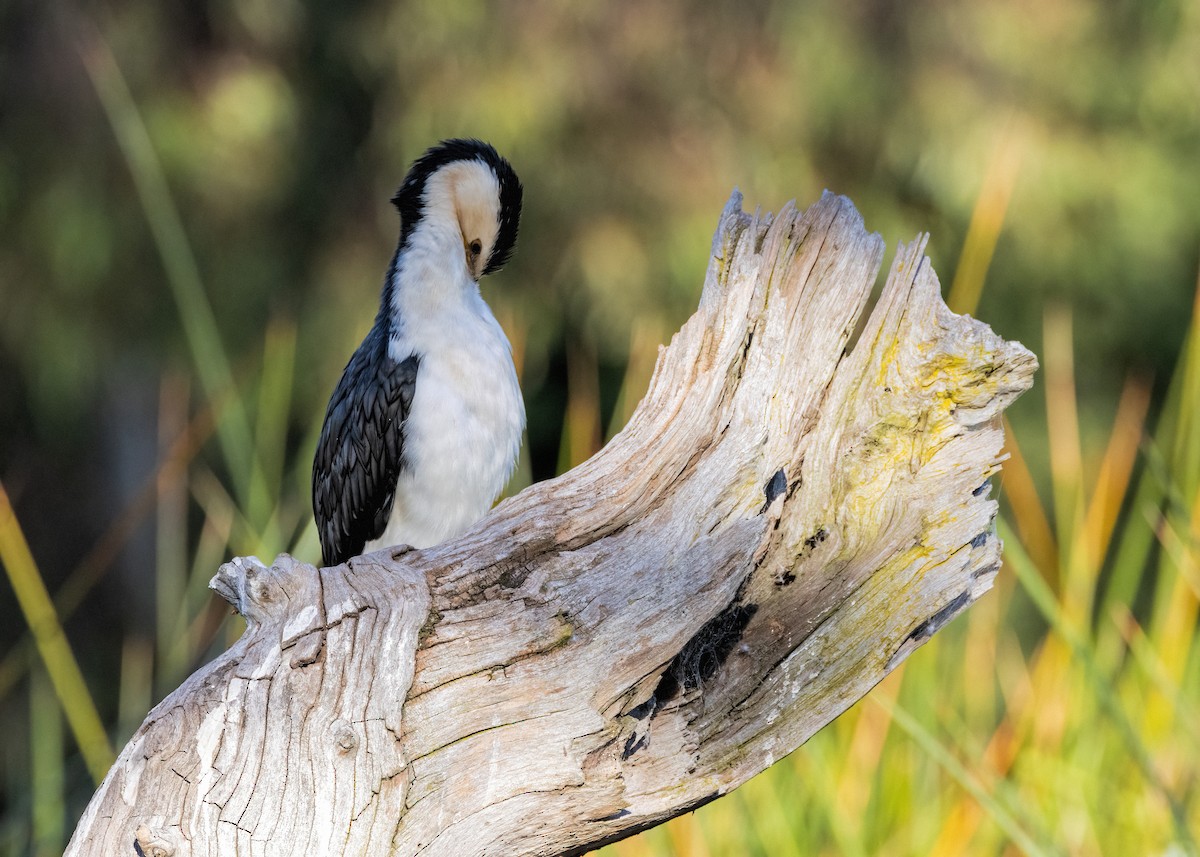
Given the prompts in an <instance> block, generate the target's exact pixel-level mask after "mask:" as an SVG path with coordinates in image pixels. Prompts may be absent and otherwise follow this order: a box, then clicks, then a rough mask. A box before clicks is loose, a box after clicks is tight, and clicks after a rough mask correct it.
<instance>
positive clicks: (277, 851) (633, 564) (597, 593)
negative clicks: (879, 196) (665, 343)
mask: <svg viewBox="0 0 1200 857" xmlns="http://www.w3.org/2000/svg"><path fill="white" fill-rule="evenodd" d="M924 246H925V238H924V237H922V238H918V239H917V240H916V241H915V242H913V243H912V244H910V245H906V246H901V247H900V249H899V250H898V252H897V256H896V262H895V264H894V266H893V268H892V271H891V275H890V277H889V278H888V281H887V284H886V286H885V288H884V290H883V294H882V297H881V298H880V300H879V302H878V304H877V305H876V306H875V308H874V310H873V311H872V312H871V313H870V316H869V318H868V319H867V320H866V322H865V326H863V327H862V332H861V335H860V336H859V337H858V338H857V341H856V342H855V343H854V344H853V346H851V345H850V342H851V337H852V335H853V333H854V331H855V330H856V327H857V326H858V325H859V322H860V315H861V314H862V313H863V310H864V307H865V306H866V305H867V303H868V301H869V295H870V292H871V287H872V284H873V283H874V281H875V276H876V272H877V269H878V266H879V264H880V261H881V259H882V255H883V242H882V240H881V239H880V238H879V236H878V235H872V234H868V233H867V232H866V231H865V230H864V228H863V225H862V221H861V218H860V217H859V215H858V213H857V212H856V211H855V210H854V207H853V206H852V205H851V203H850V202H849V201H848V200H846V199H844V198H840V197H835V196H832V195H829V194H826V195H825V196H824V197H823V198H822V199H821V200H820V202H818V203H816V204H815V205H813V206H812V207H811V208H809V209H808V210H807V211H804V212H802V213H801V212H797V211H795V210H794V209H793V208H791V207H788V208H785V210H784V211H783V212H781V213H780V214H779V215H778V216H777V217H771V216H770V215H755V216H749V215H747V214H744V213H743V212H742V210H741V196H740V195H739V194H736V193H735V194H734V196H733V198H732V199H731V200H730V202H729V204H728V206H727V207H726V208H725V211H724V212H723V214H722V216H721V220H720V224H719V227H718V230H717V234H716V237H715V239H714V242H713V256H712V260H711V263H710V265H709V270H708V274H707V278H706V281H705V284H704V290H703V293H702V295H701V298H700V307H699V310H698V311H697V312H696V314H695V315H694V316H693V317H692V318H691V320H689V321H688V323H687V324H686V325H684V327H683V328H682V329H681V330H680V331H679V332H678V333H677V334H676V335H675V336H674V338H673V340H672V342H671V344H670V347H668V348H666V349H664V350H663V351H662V352H661V353H660V356H659V360H658V366H657V368H656V371H655V375H654V378H653V380H652V381H651V383H650V388H649V391H648V392H647V394H646V397H645V399H643V401H642V403H641V405H640V406H639V407H638V409H637V412H636V413H635V414H634V416H633V418H632V420H631V421H630V423H629V425H628V426H627V427H626V428H625V429H624V430H623V431H622V432H621V433H620V434H619V435H618V436H617V437H616V438H614V439H613V440H612V442H611V443H609V444H608V445H607V446H606V447H605V448H604V449H603V450H602V451H601V452H600V453H599V454H597V455H596V456H595V457H593V458H592V459H591V460H590V461H588V462H586V463H585V464H583V465H581V466H580V467H577V468H575V469H574V470H572V471H571V472H570V473H567V474H566V475H564V476H561V477H559V478H557V479H553V480H550V481H548V482H543V483H540V484H538V485H534V486H532V487H530V488H528V489H526V490H525V491H523V492H521V494H519V495H518V496H516V497H514V498H512V499H510V500H507V501H505V502H504V503H502V504H500V506H499V507H497V508H496V509H495V510H494V511H493V512H492V513H491V514H490V515H488V516H487V517H486V518H485V519H484V520H483V521H481V522H480V523H479V524H478V525H477V526H476V527H475V528H473V529H472V530H471V531H470V532H469V533H467V534H466V535H464V536H463V537H462V538H459V539H457V540H455V541H453V542H451V543H448V544H445V545H442V546H439V547H437V548H433V549H429V550H424V551H406V550H404V549H400V550H397V551H384V552H380V553H376V554H372V555H368V556H365V557H360V558H357V559H354V560H352V561H351V562H350V563H349V564H348V565H344V566H339V567H336V568H329V569H320V570H317V569H315V568H313V567H312V566H310V565H307V564H304V563H301V562H298V561H297V560H294V559H292V558H291V557H288V556H281V557H279V558H278V559H276V561H275V563H274V565H273V566H272V567H271V568H265V567H263V566H262V565H261V564H259V563H258V562H257V560H254V559H238V560H235V561H234V562H232V563H228V564H226V565H224V566H222V568H221V570H220V572H219V573H218V574H217V576H216V577H215V578H214V580H213V584H212V585H213V588H214V589H216V590H217V591H218V592H219V593H220V594H221V595H222V596H224V597H225V598H226V599H227V600H229V601H230V602H231V603H233V604H234V605H235V606H236V607H237V609H238V610H239V611H241V612H242V614H243V615H245V616H246V618H247V620H248V623H249V627H248V630H247V631H246V634H245V635H244V636H243V637H242V639H241V640H240V641H238V643H237V644H236V645H235V646H234V647H233V648H232V649H230V650H229V651H228V652H227V653H225V654H224V655H223V656H222V657H220V658H218V659H217V660H215V661H214V662H213V663H211V664H209V665H208V666H206V667H204V668H203V669H202V670H200V671H199V672H197V673H196V674H195V675H193V676H192V677H191V678H189V679H188V680H187V681H186V682H185V683H184V684H183V686H181V687H180V688H179V689H178V690H177V691H175V692H174V693H173V694H171V696H169V697H168V698H167V699H166V700H164V701H163V702H162V703H161V704H160V705H159V706H157V707H156V708H155V709H154V710H153V711H151V712H150V714H149V716H148V717H147V718H146V721H145V723H144V724H143V725H142V727H141V728H140V729H139V730H138V732H137V734H136V735H134V737H133V739H132V740H131V741H130V743H129V745H128V746H127V747H126V748H125V749H124V751H123V752H122V753H121V756H120V758H119V760H118V761H117V763H116V765H115V766H114V767H113V769H112V771H111V772H110V773H109V775H108V777H107V779H106V780H105V781H104V783H103V785H102V786H101V787H100V789H99V790H98V791H97V793H96V795H95V797H94V798H93V799H92V802H91V804H90V805H89V807H88V809H87V812H86V814H85V815H84V817H83V819H82V820H81V821H80V823H79V826H78V828H77V830H76V832H75V836H74V838H73V839H72V842H71V845H70V848H69V849H68V854H71V855H84V854H104V855H109V854H135V853H137V851H136V850H135V843H136V849H140V851H141V852H142V853H143V854H146V855H164V856H165V855H179V857H183V855H218V854H220V855H230V854H246V855H292V854H307V855H323V854H355V855H358V854H363V855H387V854H395V855H417V854H420V855H430V857H432V855H453V857H461V855H473V854H496V855H513V854H578V853H582V852H585V851H587V850H589V849H590V848H593V847H596V846H597V845H599V844H601V843H603V842H606V841H611V840H614V839H618V838H621V837H623V836H626V835H629V834H630V833H632V832H636V831H637V830H641V829H644V828H646V827H649V826H652V825H654V824H657V823H659V822H661V821H664V820H666V819H668V818H671V817H672V816H675V815H678V814H680V813H682V812H685V811H687V810H689V809H692V808H694V807H697V806H700V805H701V804H704V803H706V802H708V801H710V800H712V799H714V798H716V797H718V796H719V795H722V794H725V793H726V792H728V791H730V790H731V789H733V788H736V787H737V786H738V785H740V784H741V783H743V782H745V781H746V780H747V779H749V778H750V777H752V776H754V775H755V774H756V773H758V772H760V771H762V770H763V769H764V768H766V767H768V766H769V765H771V764H772V763H773V762H775V761H778V760H779V759H781V758H783V757H784V756H786V755H787V754H788V753H790V752H791V751H792V750H794V749H795V748H796V747H798V746H799V745H800V744H801V743H803V742H804V741H805V740H806V739H807V738H808V737H809V736H811V735H812V734H813V733H814V732H816V731H817V730H818V729H820V728H821V727H822V726H824V725H825V724H826V723H828V722H829V721H831V720H832V719H833V718H835V717H836V716H837V715H838V714H840V713H841V712H842V711H843V710H845V709H846V708H847V707H848V706H849V705H851V704H852V703H853V702H854V701H855V700H857V699H859V698H860V697H861V696H862V695H863V694H865V693H866V692H867V691H868V690H869V689H870V688H871V687H872V686H873V685H874V684H875V683H876V682H878V681H879V680H880V679H881V678H883V677H884V676H885V675H886V674H887V673H888V672H889V671H890V670H891V669H893V668H894V667H895V666H896V665H897V664H898V663H900V661H902V660H903V659H904V658H906V657H907V656H908V655H909V654H910V653H911V652H912V651H913V650H914V649H915V648H917V647H918V646H920V645H921V644H922V643H923V642H925V640H927V639H928V638H929V637H930V635H932V634H933V633H934V632H935V631H937V630H938V628H940V627H941V626H942V625H944V624H945V623H946V622H947V621H948V620H949V619H950V618H952V617H953V616H954V615H955V614H957V613H958V612H959V611H961V610H963V609H964V608H965V607H967V606H968V605H969V604H970V603H971V602H973V601H974V600H975V599H976V598H978V597H979V596H980V595H981V594H982V593H983V592H984V591H986V590H987V589H988V588H989V587H990V586H991V584H992V579H993V577H994V575H995V573H996V569H997V568H998V566H999V562H1000V544H999V541H998V540H997V538H996V536H995V533H994V530H993V527H992V521H993V518H994V516H995V514H996V504H995V502H994V501H993V500H991V499H989V497H988V479H989V477H990V476H991V475H992V474H994V473H995V472H996V471H997V469H998V468H999V465H1000V450H1001V445H1002V441H1003V436H1002V430H1001V424H1000V414H1001V412H1002V411H1003V410H1004V408H1005V407H1007V406H1008V404H1009V403H1011V402H1012V401H1013V399H1014V398H1016V396H1018V395H1019V394H1020V393H1021V392H1022V391H1024V390H1025V389H1027V388H1028V387H1029V386H1030V384H1031V383H1032V376H1033V372H1034V370H1035V369H1036V361H1035V359H1034V357H1033V355H1031V354H1030V353H1029V352H1028V351H1026V350H1025V349H1024V348H1023V347H1021V346H1020V345H1019V344H1016V343H1010V342H1005V341H1003V340H1002V339H1000V338H999V337H997V336H996V335H995V334H993V333H992V331H991V330H990V329H989V328H988V327H987V326H986V325H984V324H982V323H981V322H978V321H975V320H973V319H971V318H969V317H965V316H957V315H954V314H952V313H950V312H949V310H947V309H946V307H945V305H944V304H943V303H942V300H941V297H940V294H939V287H938V282H937V278H936V276H935V274H934V272H933V270H932V268H931V267H930V264H929V261H928V260H927V259H926V258H925V257H924V255H923V249H924ZM768 486H770V488H768ZM718 626H719V627H718Z"/></svg>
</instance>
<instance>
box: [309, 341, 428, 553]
mask: <svg viewBox="0 0 1200 857" xmlns="http://www.w3.org/2000/svg"><path fill="white" fill-rule="evenodd" d="M419 364H420V358H419V357H418V356H417V355H415V354H413V355H410V356H409V357H407V358H406V359H405V360H402V361H400V362H396V361H395V360H393V359H392V358H391V356H390V355H389V354H388V349H387V337H386V335H385V332H384V330H383V329H382V328H380V327H375V328H372V330H371V332H370V333H369V334H367V338H366V339H364V340H363V343H362V345H360V346H359V347H358V350H357V351H355V352H354V356H352V357H351V358H350V362H349V363H348V364H346V369H345V371H344V372H343V373H342V378H341V380H340V381H339V382H338V385H337V387H336V388H335V389H334V391H333V395H332V396H331V397H330V399H329V407H328V409H327V410H326V412H325V425H324V427H323V428H322V429H321V439H320V440H319V441H318V442H317V455H316V458H315V459H314V460H313V484H312V492H313V515H314V516H315V517H316V520H317V533H318V535H319V536H320V539H321V554H322V561H323V563H324V565H326V566H330V565H337V564H338V563H341V562H345V561H346V560H347V559H349V558H350V557H352V556H358V555H359V554H360V553H362V550H363V547H364V546H365V545H366V543H367V542H369V541H371V540H372V539H375V538H378V537H379V536H380V535H382V533H383V531H384V529H385V528H386V526H387V522H388V517H389V515H390V514H391V511H392V501H393V499H394V497H395V490H396V480H397V479H398V478H399V477H400V471H401V469H402V468H403V466H404V421H405V420H406V419H407V417H408V409H409V407H410V405H411V404H412V397H413V391H414V390H415V389H416V381H417V369H418V366H419Z"/></svg>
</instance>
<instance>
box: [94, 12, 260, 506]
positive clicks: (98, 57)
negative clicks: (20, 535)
mask: <svg viewBox="0 0 1200 857" xmlns="http://www.w3.org/2000/svg"><path fill="white" fill-rule="evenodd" d="M80 55H81V56H82V58H83V63H84V67H85V68H86V69H87V72H88V76H89V77H90V78H91V81H92V85H93V86H94V88H95V90H96V94H97V95H98V96H99V99H100V105H101V107H102V108H103V110H104V113H105V115H106V116H107V117H108V121H109V124H110V125H111V126H112V129H113V133H114V134H115V135H116V138H117V143H118V145H119V146H120V148H121V153H122V154H123V155H124V157H125V162H126V164H127V165H128V167H129V171H130V174H131V175H132V177H133V182H134V187H135V189H136V191H137V195H138V199H139V200H140V201H141V205H142V209H143V210H144V211H145V214H146V222H147V224H148V225H149V227H150V231H151V234H152V235H153V237H154V243H155V245H156V246H157V248H158V253H159V256H160V257H161V259H162V263H163V267H164V268H165V270H166V274H167V284H168V286H169V287H170V289H171V294H172V295H173V296H174V298H175V304H176V306H177V307H178V309H179V318H180V321H181V322H182V324H183V330H184V334H185V336H186V337H187V342H188V347H189V348H190V349H191V353H192V362H193V364H194V365H195V369H196V372H197V374H198V375H199V377H200V382H201V384H202V385H203V387H204V392H205V395H206V396H207V397H208V401H209V403H210V405H212V406H213V407H214V409H215V406H216V403H217V402H221V401H223V400H225V398H226V396H227V395H228V393H229V391H232V390H233V389H234V380H233V372H232V370H231V369H230V364H229V360H228V358H227V357H226V351H225V347H224V345H223V343H222V341H221V336H220V332H219V330H218V328H217V321H216V316H215V315H214V314H213V311H212V305H211V304H210V303H209V301H208V296H207V294H206V293H205V291H204V285H203V282H202V280H201V277H200V268H199V266H198V265H197V263H196V257H195V255H194V254H193V252H192V248H191V245H190V243H189V242H188V239H187V234H186V232H185V231H184V228H183V221H182V219H181V218H180V216H179V210H178V208H177V207H176V206H175V203H174V201H173V199H172V197H171V192H170V189H169V188H168V186H167V179H166V176H165V175H164V174H163V168H162V163H161V162H160V161H159V159H158V155H157V153H156V152H155V150H154V143H153V141H152V140H151V139H150V134H149V132H148V131H147V130H146V126H145V123H144V122H143V121H142V117H141V115H140V113H139V112H138V108H137V104H136V103H135V102H134V99H133V95H132V94H131V93H130V91H129V86H128V84H127V83H126V82H125V77H124V75H123V74H122V73H121V69H120V66H119V65H118V64H117V60H116V58H115V57H114V56H113V54H112V51H111V50H110V49H109V47H108V44H107V42H105V40H104V38H103V37H102V36H101V34H100V33H99V32H98V31H96V30H94V29H92V30H90V31H89V32H88V34H87V36H86V37H85V38H84V39H83V41H82V44H81V47H80ZM217 433H218V437H219V439H220V444H221V450H222V453H223V454H224V456H225V459H226V461H227V463H228V465H229V472H230V478H232V479H233V481H234V484H235V485H236V486H237V494H238V496H239V497H241V498H242V499H243V500H245V499H246V498H248V497H249V495H250V489H251V486H252V483H253V481H254V480H255V479H261V478H262V475H261V472H260V470H259V467H258V462H257V461H256V459H255V456H254V442H253V439H252V437H251V432H250V423H249V420H248V419H247V416H246V410H245V407H244V405H243V403H242V401H241V400H240V399H239V398H238V397H237V396H232V397H229V400H228V406H227V407H226V408H225V409H223V412H222V417H221V419H220V422H219V424H218V429H217Z"/></svg>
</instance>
